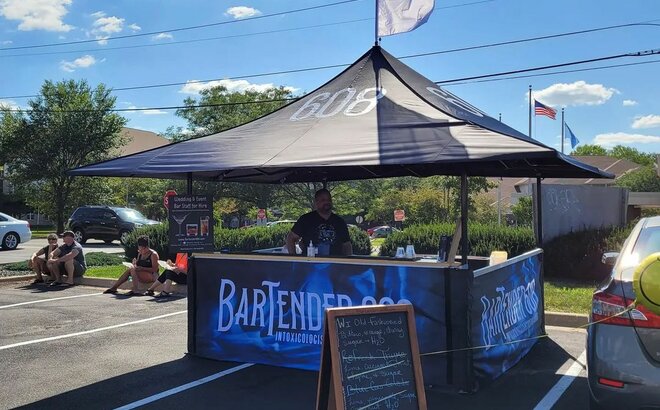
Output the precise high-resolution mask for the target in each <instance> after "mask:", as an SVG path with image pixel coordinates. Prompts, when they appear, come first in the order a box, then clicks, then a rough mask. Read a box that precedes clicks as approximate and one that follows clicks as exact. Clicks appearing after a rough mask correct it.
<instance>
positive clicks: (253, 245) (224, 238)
mask: <svg viewBox="0 0 660 410" xmlns="http://www.w3.org/2000/svg"><path fill="white" fill-rule="evenodd" d="M290 230H291V225H290V224H276V225H275V226H272V227H254V228H247V229H217V228H216V229H215V233H214V235H215V238H214V244H215V248H216V249H229V250H230V251H232V252H250V251H253V250H255V249H267V248H277V247H281V246H283V245H284V244H285V243H286V235H287V233H289V231H290ZM349 233H350V235H351V241H352V243H353V253H355V254H356V255H369V253H370V252H371V244H370V242H369V236H368V235H367V233H366V232H364V231H361V230H360V229H358V228H354V227H351V228H350V229H349ZM140 235H147V236H148V237H149V244H150V245H151V248H152V249H153V250H155V251H156V252H158V256H160V257H161V258H162V259H165V258H167V254H168V246H167V242H168V225H167V223H163V224H160V225H150V226H144V227H142V228H139V229H136V230H135V231H133V232H132V233H131V234H130V235H129V236H128V239H127V241H126V244H125V245H124V251H125V254H126V258H128V259H132V258H134V257H135V256H136V255H137V238H138V236H140Z"/></svg>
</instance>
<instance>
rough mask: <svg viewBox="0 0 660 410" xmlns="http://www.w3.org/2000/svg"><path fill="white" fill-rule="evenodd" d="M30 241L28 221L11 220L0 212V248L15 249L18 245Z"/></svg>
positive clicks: (30, 233) (30, 232)
mask: <svg viewBox="0 0 660 410" xmlns="http://www.w3.org/2000/svg"><path fill="white" fill-rule="evenodd" d="M30 239H32V231H31V230H30V223H29V222H28V221H21V220H20V219H16V218H12V217H11V216H9V215H7V214H3V213H2V212H0V240H1V241H2V242H0V247H1V248H2V249H10V250H11V249H16V247H17V246H18V244H19V243H21V242H27V241H29V240H30Z"/></svg>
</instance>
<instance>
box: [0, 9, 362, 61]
mask: <svg viewBox="0 0 660 410" xmlns="http://www.w3.org/2000/svg"><path fill="white" fill-rule="evenodd" d="M358 1H361V0H343V1H338V2H334V3H328V4H320V5H317V6H310V7H304V8H300V9H295V10H288V11H280V12H278V13H271V14H262V15H260V16H253V17H246V18H242V19H240V20H230V21H219V22H215V23H208V24H198V25H195V26H186V27H178V28H171V29H165V30H158V31H150V32H146V33H137V34H126V35H123V36H115V37H108V38H103V40H104V41H110V40H119V39H125V38H136V37H146V36H153V35H156V34H160V33H165V32H167V33H176V32H180V31H189V30H198V29H202V28H208V27H216V26H222V25H226V24H233V23H239V22H243V21H252V20H260V19H265V18H269V17H276V16H282V15H285V14H292V13H300V12H304V11H311V10H318V9H322V8H326V7H333V6H339V5H342V4H347V3H355V2H358ZM97 41H99V39H94V40H77V41H67V42H63V43H47V44H32V45H27V46H14V47H5V48H0V51H5V50H24V49H28V48H44V47H58V46H69V45H73V44H86V43H94V42H97Z"/></svg>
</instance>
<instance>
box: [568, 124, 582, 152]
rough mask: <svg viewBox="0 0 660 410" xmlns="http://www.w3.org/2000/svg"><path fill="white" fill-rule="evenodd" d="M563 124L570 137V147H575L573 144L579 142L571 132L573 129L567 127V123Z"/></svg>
mask: <svg viewBox="0 0 660 410" xmlns="http://www.w3.org/2000/svg"><path fill="white" fill-rule="evenodd" d="M564 126H565V127H566V132H567V134H568V135H567V136H568V137H570V138H571V148H575V146H576V145H577V144H579V143H580V140H579V139H577V137H576V136H575V134H573V131H571V129H570V128H568V124H564Z"/></svg>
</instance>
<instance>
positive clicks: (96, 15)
mask: <svg viewBox="0 0 660 410" xmlns="http://www.w3.org/2000/svg"><path fill="white" fill-rule="evenodd" d="M90 16H92V17H94V18H95V19H98V18H101V17H105V16H106V14H105V13H104V12H102V11H100V10H99V11H97V12H95V13H92V14H90Z"/></svg>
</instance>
